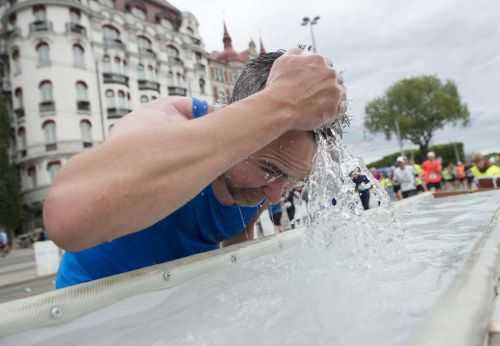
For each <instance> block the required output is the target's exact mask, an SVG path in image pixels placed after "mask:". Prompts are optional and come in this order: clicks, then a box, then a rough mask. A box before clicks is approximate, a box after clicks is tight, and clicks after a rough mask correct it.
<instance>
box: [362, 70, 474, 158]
mask: <svg viewBox="0 0 500 346" xmlns="http://www.w3.org/2000/svg"><path fill="white" fill-rule="evenodd" d="M365 113H366V117H365V123H364V124H365V127H366V129H367V130H368V131H369V132H371V133H384V134H385V136H386V138H387V139H391V138H392V136H393V135H396V136H397V127H398V125H399V132H400V135H401V139H402V140H408V141H410V142H412V143H413V144H415V145H418V147H419V148H420V151H421V152H422V153H424V154H425V153H427V152H428V148H429V143H430V142H431V139H432V137H433V135H434V132H435V131H436V130H439V129H442V128H444V126H445V125H446V124H450V123H451V124H453V125H456V124H457V123H460V124H462V126H467V125H468V124H469V117H470V115H469V110H468V109H467V105H466V104H465V103H462V102H461V100H460V95H459V94H458V89H457V86H456V85H455V83H454V82H453V81H450V80H448V81H446V82H445V83H443V82H441V81H440V80H439V79H438V78H437V77H435V76H420V77H415V78H408V79H402V80H400V81H398V82H396V83H395V84H394V85H393V86H391V87H390V88H389V90H387V92H386V93H385V95H384V96H383V97H380V98H377V99H375V100H372V101H370V102H369V103H368V104H367V105H366V108H365Z"/></svg>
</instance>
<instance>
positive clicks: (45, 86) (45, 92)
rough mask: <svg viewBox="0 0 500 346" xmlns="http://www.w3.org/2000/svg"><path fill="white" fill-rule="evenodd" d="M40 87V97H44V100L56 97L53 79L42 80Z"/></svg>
mask: <svg viewBox="0 0 500 346" xmlns="http://www.w3.org/2000/svg"><path fill="white" fill-rule="evenodd" d="M39 89H40V97H41V99H42V102H46V101H52V100H53V99H54V95H53V90H52V89H53V88H52V82H51V81H48V80H46V81H43V82H41V83H40V86H39Z"/></svg>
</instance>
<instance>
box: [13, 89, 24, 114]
mask: <svg viewBox="0 0 500 346" xmlns="http://www.w3.org/2000/svg"><path fill="white" fill-rule="evenodd" d="M23 105H24V100H23V89H21V88H17V89H16V91H15V92H14V109H18V108H23Z"/></svg>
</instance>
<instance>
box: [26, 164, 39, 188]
mask: <svg viewBox="0 0 500 346" xmlns="http://www.w3.org/2000/svg"><path fill="white" fill-rule="evenodd" d="M28 177H29V178H30V182H31V188H32V189H34V188H35V187H37V185H38V183H37V179H36V167H35V166H31V167H30V168H28Z"/></svg>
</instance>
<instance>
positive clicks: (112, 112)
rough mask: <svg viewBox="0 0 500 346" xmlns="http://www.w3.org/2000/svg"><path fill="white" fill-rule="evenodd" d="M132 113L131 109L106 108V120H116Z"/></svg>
mask: <svg viewBox="0 0 500 346" xmlns="http://www.w3.org/2000/svg"><path fill="white" fill-rule="evenodd" d="M130 112H132V110H131V109H128V108H125V107H118V108H117V107H109V108H108V119H118V118H121V117H123V116H124V115H125V114H128V113H130Z"/></svg>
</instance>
